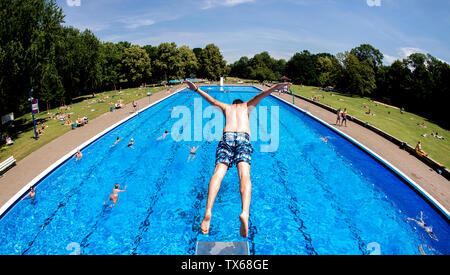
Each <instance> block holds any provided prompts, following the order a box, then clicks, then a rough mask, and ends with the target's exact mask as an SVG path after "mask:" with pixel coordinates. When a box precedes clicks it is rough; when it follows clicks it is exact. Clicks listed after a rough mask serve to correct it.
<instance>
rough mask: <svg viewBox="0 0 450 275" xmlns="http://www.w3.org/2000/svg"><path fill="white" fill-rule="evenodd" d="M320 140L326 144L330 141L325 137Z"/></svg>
mask: <svg viewBox="0 0 450 275" xmlns="http://www.w3.org/2000/svg"><path fill="white" fill-rule="evenodd" d="M320 140H322V141H323V142H325V143H327V142H328V139H327V138H324V137H321V138H320Z"/></svg>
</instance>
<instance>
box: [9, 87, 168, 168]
mask: <svg viewBox="0 0 450 275" xmlns="http://www.w3.org/2000/svg"><path fill="white" fill-rule="evenodd" d="M164 89H166V88H164V87H156V88H150V89H149V88H146V89H138V88H134V89H126V90H122V91H121V92H120V93H119V91H109V92H104V93H99V94H95V97H93V96H92V95H88V96H82V97H79V98H74V99H73V104H72V105H70V107H71V109H70V110H63V109H60V108H59V107H58V108H54V109H50V110H48V112H47V111H46V110H44V106H42V105H41V106H39V107H40V111H41V113H40V114H38V115H36V116H35V119H36V121H37V123H39V125H36V127H37V128H39V129H41V130H42V123H44V124H45V125H46V126H48V127H47V128H45V129H44V130H43V132H44V133H43V134H42V135H41V136H39V139H38V140H35V139H34V129H33V119H32V116H31V113H28V114H26V115H23V116H21V117H18V118H16V119H15V120H14V123H13V124H14V127H12V128H11V127H10V128H9V133H10V135H11V138H12V139H13V141H14V145H12V146H7V145H5V144H3V145H2V146H1V148H0V162H1V161H4V160H5V159H7V158H8V157H10V156H14V158H16V159H17V160H21V159H23V158H25V157H26V156H27V155H29V154H31V153H32V152H34V151H36V150H37V149H39V148H40V147H42V146H44V145H45V144H47V143H49V142H51V141H52V140H54V139H56V138H58V137H60V136H62V135H63V134H65V133H67V132H70V131H72V126H71V125H61V124H62V123H63V122H60V121H59V120H58V119H50V117H51V116H52V115H55V114H56V113H61V112H64V113H66V115H68V114H70V115H71V119H70V120H72V122H73V121H75V120H76V119H77V117H78V116H80V117H88V118H89V120H90V121H91V120H93V119H95V118H97V117H99V116H100V115H102V114H105V113H107V112H109V108H110V106H109V103H110V102H114V103H117V102H118V100H119V99H122V100H123V103H124V104H129V103H131V102H132V101H133V100H138V99H141V98H144V97H147V92H148V91H151V92H152V93H153V94H155V93H158V92H160V91H162V90H164ZM107 97H109V98H107ZM75 131H76V130H75ZM43 157H45V156H43Z"/></svg>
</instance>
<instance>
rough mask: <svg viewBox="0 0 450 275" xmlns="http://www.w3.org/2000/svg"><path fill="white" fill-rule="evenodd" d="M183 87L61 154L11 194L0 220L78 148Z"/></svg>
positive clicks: (85, 145) (82, 147)
mask: <svg viewBox="0 0 450 275" xmlns="http://www.w3.org/2000/svg"><path fill="white" fill-rule="evenodd" d="M184 89H185V87H180V88H179V89H178V90H176V91H175V92H173V93H172V94H170V95H167V96H165V97H163V98H162V99H159V100H157V101H155V102H153V103H151V104H149V105H148V106H146V107H145V108H143V109H142V110H139V111H137V112H136V113H133V114H131V115H129V116H127V117H125V118H124V119H122V120H119V121H118V122H116V123H114V124H113V125H111V126H109V127H108V128H106V129H105V130H103V131H101V132H100V133H98V134H96V135H94V136H93V137H91V138H90V139H88V140H87V141H85V142H83V143H82V144H80V145H79V146H77V147H75V148H74V149H72V150H71V151H70V152H69V153H67V154H66V155H64V156H62V157H61V158H60V159H59V160H57V161H56V162H54V163H53V164H52V165H50V166H49V167H48V168H47V169H45V170H44V171H42V172H41V173H40V174H39V175H37V176H36V177H34V178H33V179H32V180H31V181H30V182H28V184H26V185H25V186H24V187H23V188H22V189H20V190H19V191H18V192H17V193H16V194H15V195H14V196H12V197H11V198H10V199H9V200H8V201H7V202H6V203H5V204H4V205H3V206H2V207H0V220H1V219H2V218H3V217H4V216H5V215H6V214H7V213H8V212H9V211H10V210H11V209H12V208H13V207H14V206H15V205H16V204H17V203H19V202H20V199H21V198H22V197H23V196H24V195H25V194H26V193H27V192H28V190H29V189H30V187H34V186H37V185H39V183H40V182H41V181H42V180H44V179H45V178H46V177H47V176H48V175H50V174H51V173H52V172H53V171H54V170H56V169H57V168H58V167H60V166H61V165H63V164H64V163H65V162H66V161H68V160H70V159H71V158H72V156H73V155H74V154H75V153H76V152H77V150H78V149H80V150H84V149H85V148H86V147H88V146H89V145H91V144H92V143H94V142H95V141H97V140H98V139H100V138H101V137H103V136H104V135H106V134H107V133H109V132H111V131H112V130H114V129H115V128H117V127H119V126H120V125H122V124H124V123H125V122H127V121H129V120H130V119H132V118H134V117H136V116H138V115H139V113H141V112H144V111H145V110H147V109H149V108H151V107H152V106H154V105H156V104H158V103H160V102H162V101H164V100H166V99H168V98H170V97H172V96H174V95H176V94H178V93H179V92H181V91H183V90H184Z"/></svg>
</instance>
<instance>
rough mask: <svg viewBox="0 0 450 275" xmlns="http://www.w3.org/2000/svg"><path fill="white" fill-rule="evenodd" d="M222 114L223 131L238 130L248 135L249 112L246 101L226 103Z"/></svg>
mask: <svg viewBox="0 0 450 275" xmlns="http://www.w3.org/2000/svg"><path fill="white" fill-rule="evenodd" d="M223 114H224V115H225V128H224V129H223V131H224V132H239V133H247V134H249V135H250V123H249V116H250V113H249V111H248V107H247V103H240V104H231V105H230V104H226V107H225V109H224V110H223Z"/></svg>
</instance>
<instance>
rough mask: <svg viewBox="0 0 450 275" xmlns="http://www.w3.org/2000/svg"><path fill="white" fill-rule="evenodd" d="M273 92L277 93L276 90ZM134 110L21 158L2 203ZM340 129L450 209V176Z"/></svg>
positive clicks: (5, 184)
mask: <svg viewBox="0 0 450 275" xmlns="http://www.w3.org/2000/svg"><path fill="white" fill-rule="evenodd" d="M175 91H176V89H175V88H172V91H167V90H166V91H161V92H159V93H156V94H154V95H152V96H151V98H150V103H153V102H155V101H157V100H160V99H162V98H163V97H165V96H168V95H169V94H171V93H173V92H175ZM274 95H275V96H277V94H275V93H274ZM280 97H281V98H283V99H285V100H287V101H288V102H292V97H290V96H288V95H281V96H280ZM295 103H296V105H297V106H298V107H300V108H302V109H303V110H307V111H309V112H310V113H311V114H312V115H314V116H316V117H318V118H320V119H322V120H323V121H325V122H328V123H330V124H331V125H334V123H335V121H336V116H335V114H334V113H332V112H329V111H327V110H325V109H322V108H320V107H318V106H316V105H313V104H311V103H308V102H307V101H304V100H301V99H299V98H295ZM138 104H139V108H140V109H142V108H144V107H146V106H148V105H149V99H148V98H143V99H141V100H139V101H138ZM131 112H132V106H131V104H128V105H126V106H125V107H124V108H123V109H120V110H116V111H114V112H112V113H111V112H109V113H106V114H103V115H101V116H99V117H98V118H96V119H94V120H92V121H89V124H87V125H86V126H84V127H82V128H78V129H76V130H75V131H70V132H68V133H66V134H64V135H62V136H60V137H59V138H57V139H55V140H53V141H52V142H50V143H48V144H47V145H45V146H43V147H41V148H40V149H38V150H37V151H35V152H33V153H32V154H30V155H28V156H27V157H25V158H24V159H22V160H21V161H19V162H18V163H17V165H16V166H15V167H13V168H11V169H10V170H9V171H8V172H6V174H5V175H4V176H3V177H2V178H0V188H1V192H0V206H3V205H4V204H5V203H6V202H7V201H8V200H9V199H10V198H11V197H12V196H14V195H15V194H16V193H17V192H19V191H20V190H21V189H22V188H23V187H24V186H25V185H27V184H28V183H29V182H30V181H31V180H32V179H34V178H35V177H36V176H37V175H39V174H40V173H42V172H43V171H44V170H45V169H47V168H48V167H49V166H50V165H52V164H53V163H54V162H56V161H57V160H59V159H60V158H62V157H63V156H64V155H66V154H68V153H69V152H70V151H72V150H73V149H74V148H76V147H78V146H80V145H81V144H83V143H84V142H86V141H87V140H89V139H90V138H92V137H93V136H95V135H96V134H98V133H100V132H101V131H103V130H105V129H107V128H108V127H110V126H111V125H113V124H115V123H116V122H118V121H120V120H122V119H124V118H126V117H127V116H129V115H130V114H131ZM339 129H340V130H341V131H343V132H344V133H346V134H347V135H349V136H351V137H352V138H354V139H356V140H357V141H359V142H360V143H362V144H363V145H365V146H366V147H368V148H369V149H371V150H373V151H374V152H376V153H377V154H378V155H380V156H381V157H383V158H384V159H386V160H387V161H389V162H390V163H392V164H393V165H394V166H396V167H397V168H399V169H400V170H401V171H402V172H403V173H405V174H406V175H407V176H408V177H410V178H411V179H412V180H414V181H415V182H416V183H417V184H419V185H420V186H421V187H422V188H423V189H424V190H426V191H427V192H428V193H429V194H430V195H432V196H433V197H434V198H435V199H436V200H438V201H439V202H440V203H441V204H442V205H443V206H444V207H445V208H447V209H450V182H449V181H448V180H447V179H445V178H444V177H442V176H440V175H438V174H437V173H436V172H434V171H433V170H431V169H430V168H429V167H428V166H426V165H425V164H423V163H422V162H421V161H419V160H418V159H416V158H415V157H413V156H411V155H410V154H409V153H407V152H406V151H404V150H400V149H399V148H398V147H397V146H396V145H394V144H393V143H391V142H389V141H387V140H386V139H384V138H383V137H381V136H379V135H377V134H375V133H373V132H372V131H370V130H368V129H366V128H364V127H362V126H359V125H357V124H355V123H352V122H351V121H348V123H347V127H339Z"/></svg>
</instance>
